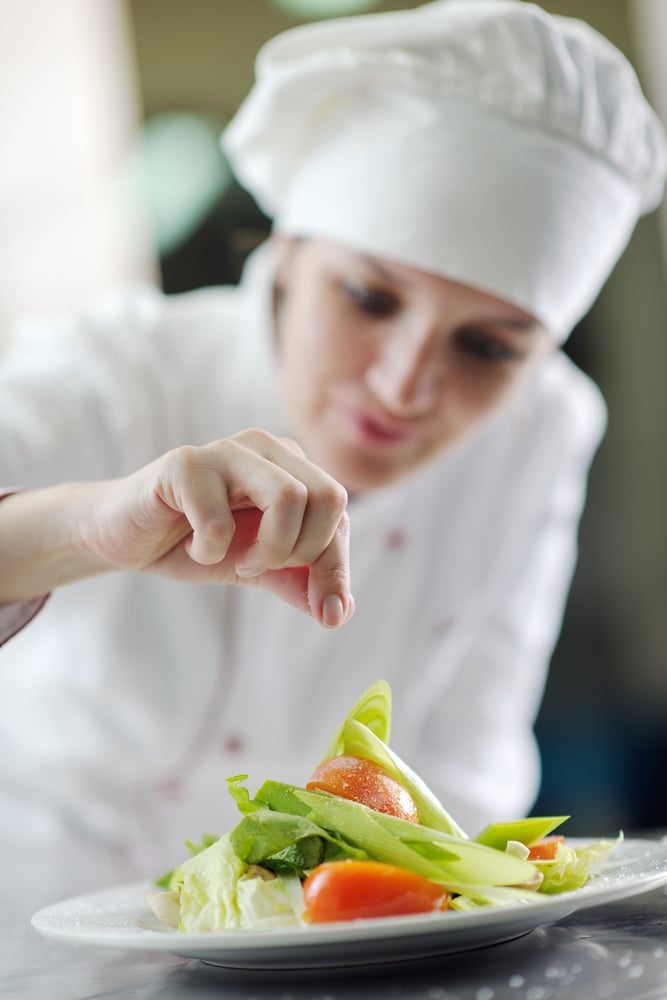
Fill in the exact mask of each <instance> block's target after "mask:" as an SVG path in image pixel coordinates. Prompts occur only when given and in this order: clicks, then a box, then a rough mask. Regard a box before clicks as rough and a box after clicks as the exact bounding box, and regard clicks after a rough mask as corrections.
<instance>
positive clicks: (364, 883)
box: [303, 860, 450, 924]
mask: <svg viewBox="0 0 667 1000" xmlns="http://www.w3.org/2000/svg"><path fill="white" fill-rule="evenodd" d="M303 895H304V901H305V904H306V905H305V918H306V920H309V921H310V922H311V923H314V924H322V923H331V922H334V921H337V920H357V919H359V918H360V917H365V918H369V917H395V916H401V915H404V914H409V913H431V912H433V911H434V910H446V909H448V908H449V900H450V895H449V893H448V892H447V891H446V889H443V887H442V886H441V885H437V884H436V883H435V882H430V881H429V880H428V879H425V878H423V877H422V876H421V875H415V874H414V873H413V872H408V871H406V870H405V869H404V868H397V867H396V866H395V865H386V864H382V863H381V862H380V861H352V860H349V861H325V862H324V864H321V865H318V867H317V868H314V869H313V870H312V872H311V873H310V875H308V876H307V877H306V879H305V881H304V883H303Z"/></svg>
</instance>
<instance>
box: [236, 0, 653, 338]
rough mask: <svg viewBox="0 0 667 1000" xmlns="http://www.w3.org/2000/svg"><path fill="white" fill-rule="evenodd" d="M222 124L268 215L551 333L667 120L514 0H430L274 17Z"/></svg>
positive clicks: (610, 67) (561, 329)
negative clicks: (447, 283) (297, 22)
mask: <svg viewBox="0 0 667 1000" xmlns="http://www.w3.org/2000/svg"><path fill="white" fill-rule="evenodd" d="M256 77H257V79H256V84H255V86H254V88H253V89H252V90H251V92H250V94H249V96H248V97H247V99H246V101H245V102H244V104H243V105H242V106H241V108H240V110H239V112H238V113H237V115H236V117H235V118H234V119H233V120H232V122H231V124H230V125H229V126H228V128H227V129H226V131H225V134H224V135H223V138H222V142H223V148H224V150H225V152H226V154H227V156H228V158H229V160H230V162H231V165H232V167H233V169H234V171H235V173H236V174H237V177H238V178H239V180H240V182H241V183H242V184H244V185H245V186H246V187H247V188H248V189H249V190H250V192H251V193H252V194H253V195H254V196H255V198H256V200H257V202H258V204H259V205H260V207H261V208H262V209H263V210H264V212H265V213H266V214H267V215H269V216H271V217H273V218H274V225H275V228H276V229H277V230H278V231H280V232H282V233H286V234H288V235H296V236H319V237H324V238H328V239H332V240H336V241H338V242H341V243H344V244H347V245H349V246H352V247H354V248H356V249H358V250H361V251H363V252H366V253H369V254H373V255H376V256H379V257H383V258H385V259H393V260H395V261H397V262H401V263H405V264H409V265H412V266H415V267H419V268H422V269H423V270H426V271H429V272H432V273H435V274H439V275H443V276H445V277H448V278H450V279H451V280H456V281H460V282H463V283H466V284H469V285H473V286H475V287H478V288H480V289H482V290H484V291H486V292H488V293H489V294H492V295H496V296H498V297H500V298H502V299H505V300H507V301H509V302H513V303H514V304H515V305H517V306H519V307H520V308H522V309H524V310H526V311H527V312H528V313H529V314H531V315H533V316H535V317H536V318H537V319H538V320H540V321H541V322H542V323H543V324H544V326H545V327H546V328H547V329H549V330H550V331H551V332H552V333H553V334H554V336H555V337H556V338H557V339H559V340H563V339H564V338H565V337H566V336H567V333H568V332H569V331H570V329H571V328H572V326H573V325H574V323H575V322H577V320H578V319H579V318H580V317H581V316H582V315H583V314H584V313H585V312H586V311H587V310H588V308H589V307H590V305H591V304H592V302H593V300H594V299H595V297H596V296H597V294H598V292H599V290H600V288H601V286H602V284H603V283H604V282H605V280H606V279H607V277H608V275H609V273H610V271H611V269H612V268H613V266H614V265H615V263H616V261H617V259H618V257H619V256H620V254H621V253H622V252H623V249H624V248H625V245H626V243H627V241H628V239H629V237H630V235H631V233H632V230H633V228H634V226H635V224H636V222H637V219H638V217H639V216H640V215H641V214H643V213H646V212H648V211H651V210H652V209H654V208H655V207H656V206H657V205H658V204H659V202H660V200H661V197H662V191H663V184H664V178H665V171H666V164H667V153H666V149H667V147H666V143H665V137H664V132H663V129H662V126H661V124H660V122H659V121H658V119H657V117H656V115H655V114H654V112H653V111H652V109H651V108H650V106H649V105H648V103H647V102H646V100H645V98H644V96H643V95H642V92H641V89H640V86H639V83H638V81H637V77H636V74H635V72H634V70H633V69H632V67H631V66H630V64H629V63H628V61H627V60H626V59H625V57H624V56H623V55H622V54H621V53H620V52H619V51H618V50H617V49H616V48H614V46H612V45H611V43H610V42H608V41H607V40H606V39H604V38H603V37H602V36H601V35H599V34H598V33H597V32H595V31H594V30H593V29H592V28H590V27H589V26H588V25H586V24H584V23H583V22H581V21H577V20H574V19H571V18H565V17H557V16H553V15H550V14H547V13H546V12H545V11H543V10H542V9H541V8H540V7H538V6H536V5H534V4H531V3H526V2H523V0H436V2H432V3H427V4H424V5H423V6H421V7H418V8H416V9H414V10H405V11H398V12H388V13H378V14H371V15H367V16H356V17H348V18H340V19H335V20H331V21H325V22H319V23H315V24H308V25H303V26H301V27H298V28H295V29H292V30H291V31H287V32H285V33H283V34H281V35H278V36H277V37H276V38H274V39H273V40H272V41H270V42H269V43H268V44H267V45H265V46H264V48H263V49H262V50H261V51H260V53H259V56H258V59H257V66H256Z"/></svg>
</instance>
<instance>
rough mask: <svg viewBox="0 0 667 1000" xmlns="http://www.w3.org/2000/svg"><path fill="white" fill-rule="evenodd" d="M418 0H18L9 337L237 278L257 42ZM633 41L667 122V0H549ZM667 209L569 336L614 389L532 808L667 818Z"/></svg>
mask: <svg viewBox="0 0 667 1000" xmlns="http://www.w3.org/2000/svg"><path fill="white" fill-rule="evenodd" d="M418 5H419V4H418V3H411V2H409V0H398V2H373V0H365V2H364V0H360V2H356V3H355V2H354V0H338V2H336V0H244V2H243V3H239V2H233V0H189V2H188V3H187V4H185V3H183V2H182V0H95V3H91V2H90V0H59V2H58V3H57V4H50V3H48V2H46V0H22V2H21V3H20V4H16V3H14V2H13V0H0V29H1V30H0V133H1V135H2V166H1V168H0V170H1V173H2V184H1V185H0V218H1V219H2V226H1V227H0V265H1V266H0V346H1V345H2V344H3V343H5V342H7V341H8V339H9V338H10V337H11V330H12V328H13V327H14V325H15V323H16V322H18V321H19V320H21V319H23V318H27V317H28V318H29V317H30V316H33V315H36V314H37V315H40V316H44V315H57V314H59V313H62V312H65V311H68V310H70V309H75V308H77V307H78V306H80V305H82V304H84V303H85V302H87V301H89V300H90V299H91V298H93V297H94V296H95V295H97V294H99V293H100V292H102V291H105V290H108V289H109V288H110V287H113V286H117V285H119V284H127V283H136V282H145V281H153V282H158V283H160V284H161V285H162V287H163V288H164V289H165V291H167V292H177V291H182V290H186V289H189V288H193V287H197V286H200V285H205V284H210V283H218V282H229V281H232V282H233V281H236V280H237V279H238V275H239V272H240V268H241V266H242V263H243V260H244V258H245V256H246V254H247V253H248V251H249V250H250V249H251V248H252V247H253V246H254V245H256V243H257V242H258V241H259V240H261V239H262V237H263V235H264V233H265V232H266V231H267V228H268V222H267V220H266V219H265V218H264V217H263V216H262V214H261V213H260V212H259V211H258V210H257V208H256V207H255V206H254V204H253V203H252V201H251V200H250V199H249V197H248V196H247V195H246V194H244V192H243V191H242V190H240V189H239V188H238V187H237V186H236V185H235V183H234V181H233V178H232V176H231V174H230V172H229V169H228V167H227V165H226V163H225V161H224V159H223V157H222V154H221V153H220V150H219V146H218V135H219V132H220V130H221V129H222V127H223V126H224V124H225V122H226V121H227V120H229V118H230V117H231V116H232V115H233V113H234V111H235V109H236V107H237V106H238V104H239V103H240V101H241V100H242V98H243V96H244V95H245V93H246V92H247V90H248V89H249V87H250V85H251V83H252V79H253V62H254V57H255V53H256V51H257V49H258V48H259V47H260V45H261V44H262V43H263V42H264V41H266V40H267V39H268V38H269V37H271V36H272V35H274V34H275V33H276V32H278V31H281V30H283V29H285V28H288V27H291V26H293V25H296V24H299V23H303V22H305V21H308V20H314V19H317V18H320V17H334V16H339V15H345V14H350V13H363V12H368V11H371V10H391V9H399V8H401V7H416V6H418ZM543 6H544V7H545V8H546V9H548V10H550V11H552V12H555V13H559V14H567V15H571V16H575V17H580V18H582V19H584V20H586V21H588V22H589V23H590V24H592V25H593V26H594V27H596V28H598V29H599V30H600V31H602V32H603V33H604V34H605V35H606V36H607V37H608V38H610V39H611V40H612V41H613V42H614V43H615V44H616V45H618V46H619V47H620V48H621V49H622V50H624V51H625V52H626V54H627V55H628V56H629V57H630V59H631V60H632V62H633V63H634V65H635V66H636V68H637V71H638V73H639V76H640V78H641V80H642V82H643V84H644V88H645V90H646V92H647V93H648V95H649V98H650V99H651V101H652V103H653V105H654V107H655V108H656V110H657V111H658V113H659V114H660V115H661V117H662V119H663V121H667V63H666V62H665V60H664V58H663V52H664V47H665V44H666V43H667V3H665V0H557V2H556V0H546V2H544V3H543ZM666 241H667V209H661V210H659V211H658V212H657V213H655V214H654V215H653V216H651V217H650V218H648V219H645V220H642V222H641V223H640V225H639V227H638V229H637V231H636V233H635V236H634V237H633V240H632V243H631V246H630V248H629V249H628V251H627V253H626V255H625V257H624V259H623V260H622V262H621V263H620V265H619V266H618V268H617V269H616V271H615V273H614V275H613V276H612V278H611V280H610V281H609V282H608V284H607V286H606V288H605V289H604V291H603V293H602V295H601V297H600V299H599V300H598V302H597V303H596V305H595V307H594V308H593V310H592V311H591V313H590V314H589V316H587V317H586V319H585V320H584V321H583V322H582V323H581V324H580V326H579V327H578V328H577V330H576V331H575V332H574V334H573V336H572V337H571V339H570V341H569V342H568V345H567V351H568V353H569V354H570V355H571V356H572V357H573V358H574V360H575V361H576V362H577V363H578V364H579V365H580V366H581V367H582V368H583V369H584V370H585V371H587V372H589V373H590V374H591V375H592V376H593V377H594V378H595V379H596V381H597V382H598V384H599V385H600V386H601V388H602V391H603V393H604V395H605V397H606V399H607V402H608V405H609V409H610V424H609V431H608V434H607V437H606V439H605V441H604V443H603V445H602V447H601V449H600V452H599V454H598V457H597V459H596V462H595V465H594V468H593V471H592V475H591V480H590V488H589V502H588V506H587V510H586V513H585V516H584V519H583V522H582V527H581V535H580V550H581V554H580V561H579V566H578V569H577V573H576V576H575V580H574V585H573V588H572V592H571V596H570V600H569V603H568V607H567V612H566V617H565V622H564V626H563V631H562V636H561V639H560V642H559V644H558V648H557V650H556V653H555V656H554V659H553V665H552V670H551V675H550V680H549V683H548V686H547V691H546V696H545V700H544V704H543V708H542V711H541V713H540V717H539V719H538V722H537V735H538V739H539V742H540V746H541V750H542V756H543V768H544V778H543V788H542V792H541V795H540V799H539V801H538V803H537V805H536V808H535V812H537V813H539V812H553V813H570V814H572V817H573V819H572V821H571V823H570V825H569V832H570V833H573V834H581V835H587V834H594V835H595V834H599V833H601V832H604V831H613V830H615V829H618V828H619V827H622V828H624V829H625V830H626V832H628V831H634V832H636V831H643V830H647V829H650V828H655V827H667V801H666V800H663V798H662V793H661V789H662V788H663V773H664V771H665V769H667V726H666V725H665V720H666V719H667V558H666V557H667V534H666V533H667V516H666V512H667V447H666V445H667V401H666V398H667V396H666V394H665V392H664V388H663V386H664V381H665V375H666V374H667V291H666V284H667V283H666V280H665V279H666V276H667V253H666V247H667V243H666Z"/></svg>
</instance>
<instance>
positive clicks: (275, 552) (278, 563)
mask: <svg viewBox="0 0 667 1000" xmlns="http://www.w3.org/2000/svg"><path fill="white" fill-rule="evenodd" d="M233 440H234V443H236V444H238V445H240V446H241V448H242V449H244V450H246V451H247V455H248V456H250V458H249V462H250V466H249V467H248V468H247V469H246V462H248V459H247V458H246V460H245V461H242V460H241V458H240V456H237V459H238V464H237V471H238V472H240V473H241V475H242V479H241V489H242V491H244V498H243V502H245V501H246V500H250V501H251V502H252V503H253V505H254V506H256V507H257V508H259V509H260V510H262V511H263V516H262V519H261V523H260V527H259V531H258V533H257V537H256V539H255V540H254V543H253V544H252V545H251V546H250V547H249V548H248V549H247V551H246V552H245V553H244V554H243V557H242V558H241V559H239V560H238V561H237V563H236V571H237V573H238V574H239V576H243V577H252V576H258V575H259V574H261V573H263V572H265V571H266V570H269V569H277V568H279V567H282V566H304V565H305V566H308V565H311V564H312V563H313V562H314V561H315V560H316V559H318V558H319V556H320V555H321V554H322V552H323V551H324V550H325V549H326V548H327V547H328V546H329V545H330V543H331V542H332V540H333V538H334V535H335V533H336V531H337V530H338V526H339V522H340V519H341V517H342V515H343V513H344V511H345V509H346V506H347V493H346V492H345V490H344V489H343V487H342V486H341V485H340V484H339V483H338V482H336V480H335V479H333V478H332V477H331V476H329V475H327V473H325V472H324V471H323V470H322V469H320V468H318V467H317V466H315V465H313V463H312V462H309V461H308V460H307V459H306V458H305V457H304V455H303V452H302V451H301V450H300V449H299V448H298V446H297V445H295V444H294V442H291V441H285V440H278V439H276V438H273V437H271V436H270V435H268V434H266V433H265V432H263V431H255V430H252V431H244V432H243V433H242V434H240V435H236V437H235V438H234V439H233ZM230 502H231V506H232V509H234V506H235V499H234V497H233V496H232V498H231V500H230Z"/></svg>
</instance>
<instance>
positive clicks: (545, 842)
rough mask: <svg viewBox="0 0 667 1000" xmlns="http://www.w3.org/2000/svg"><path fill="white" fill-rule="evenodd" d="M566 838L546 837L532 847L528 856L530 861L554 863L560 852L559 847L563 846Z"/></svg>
mask: <svg viewBox="0 0 667 1000" xmlns="http://www.w3.org/2000/svg"><path fill="white" fill-rule="evenodd" d="M564 840H565V837H562V836H561V835H560V834H554V835H553V836H551V837H544V838H543V839H542V840H538V841H537V843H535V844H533V845H532V846H531V847H530V853H529V854H528V860H529V861H553V859H554V858H555V857H556V853H557V851H558V845H559V844H562V843H563V841H564Z"/></svg>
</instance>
